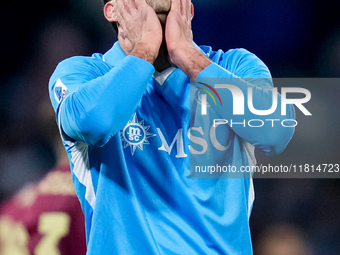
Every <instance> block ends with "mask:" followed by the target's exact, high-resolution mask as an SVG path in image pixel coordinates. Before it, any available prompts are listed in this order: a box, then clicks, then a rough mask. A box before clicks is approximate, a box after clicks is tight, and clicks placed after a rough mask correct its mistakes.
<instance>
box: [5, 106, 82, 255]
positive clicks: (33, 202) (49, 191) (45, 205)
mask: <svg viewBox="0 0 340 255" xmlns="http://www.w3.org/2000/svg"><path fill="white" fill-rule="evenodd" d="M47 103H48V104H49V102H48V101H46V100H45V101H44V102H43V103H42V104H41V105H40V107H39V108H38V111H37V114H38V115H39V116H40V119H39V120H40V121H41V123H39V124H40V125H42V127H43V128H44V129H45V133H46V135H48V138H49V139H50V141H49V142H54V144H53V149H54V152H55V156H56V158H57V162H56V166H55V167H54V168H53V169H51V170H50V171H49V172H48V173H47V174H46V175H45V176H44V178H42V179H41V180H40V181H39V182H37V183H29V184H27V185H26V186H25V187H23V188H22V189H21V190H20V191H19V192H18V193H17V194H16V195H15V196H13V197H11V198H9V199H8V200H5V201H4V203H3V204H1V206H0V255H12V254H13V255H15V254H17V255H19V254H20V255H29V254H32V255H33V254H35V255H46V254H50V255H52V254H59V255H68V254H74V255H84V254H85V253H86V239H85V224H84V215H83V214H82V210H81V206H80V204H79V200H78V198H77V195H76V192H75V190H74V187H73V183H72V178H71V174H70V167H69V165H68V158H67V155H66V153H65V150H64V148H63V145H62V143H61V142H60V135H59V132H58V130H57V128H56V127H55V118H54V113H53V110H52V109H51V106H50V105H46V104H47ZM57 139H58V140H57Z"/></svg>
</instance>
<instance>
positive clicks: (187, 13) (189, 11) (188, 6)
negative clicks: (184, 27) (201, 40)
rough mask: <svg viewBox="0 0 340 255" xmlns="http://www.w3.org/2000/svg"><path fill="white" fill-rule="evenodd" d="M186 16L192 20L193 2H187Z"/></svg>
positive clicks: (189, 0)
mask: <svg viewBox="0 0 340 255" xmlns="http://www.w3.org/2000/svg"><path fill="white" fill-rule="evenodd" d="M185 15H186V17H187V18H188V19H189V20H190V19H191V0H185Z"/></svg>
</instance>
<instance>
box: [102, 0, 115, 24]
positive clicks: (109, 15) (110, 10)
mask: <svg viewBox="0 0 340 255" xmlns="http://www.w3.org/2000/svg"><path fill="white" fill-rule="evenodd" d="M115 4H116V1H110V2H107V3H106V4H105V6H104V16H105V18H106V19H107V20H108V21H110V22H117V15H116V12H115Z"/></svg>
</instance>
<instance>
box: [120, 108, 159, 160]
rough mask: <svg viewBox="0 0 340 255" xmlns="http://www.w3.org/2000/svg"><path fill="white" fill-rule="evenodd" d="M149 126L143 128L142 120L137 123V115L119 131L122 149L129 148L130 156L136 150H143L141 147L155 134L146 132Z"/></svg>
mask: <svg viewBox="0 0 340 255" xmlns="http://www.w3.org/2000/svg"><path fill="white" fill-rule="evenodd" d="M149 129H150V126H145V123H144V120H141V121H139V120H138V119H137V115H136V114H135V115H134V116H133V119H132V121H131V120H130V121H129V122H128V123H127V124H126V126H125V127H124V129H123V130H122V131H121V139H122V141H123V145H124V149H125V148H127V147H130V149H131V154H132V155H134V153H135V151H136V149H137V148H139V149H140V150H143V146H144V145H146V144H150V143H149V140H148V139H149V138H150V137H154V136H156V134H153V133H150V132H148V130H149Z"/></svg>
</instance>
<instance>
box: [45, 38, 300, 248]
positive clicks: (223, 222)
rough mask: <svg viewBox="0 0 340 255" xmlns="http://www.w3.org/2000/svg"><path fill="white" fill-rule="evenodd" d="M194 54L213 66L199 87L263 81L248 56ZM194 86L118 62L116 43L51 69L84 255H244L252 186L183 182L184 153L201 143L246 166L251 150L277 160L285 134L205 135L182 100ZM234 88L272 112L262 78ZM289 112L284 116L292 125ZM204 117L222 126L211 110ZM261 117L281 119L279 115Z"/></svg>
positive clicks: (135, 62) (170, 73) (234, 181)
mask: <svg viewBox="0 0 340 255" xmlns="http://www.w3.org/2000/svg"><path fill="white" fill-rule="evenodd" d="M201 50H202V51H203V52H204V54H206V56H207V57H209V58H210V59H211V60H212V61H213V62H214V63H212V64H210V65H209V66H208V67H207V68H205V69H204V70H203V71H202V72H201V73H200V74H199V76H198V79H200V78H235V77H243V78H247V77H250V78H257V77H261V78H266V77H267V78H270V73H269V71H268V69H267V67H266V66H265V65H264V64H263V63H262V62H261V61H260V60H259V59H258V58H257V57H256V56H255V55H253V54H251V53H249V52H248V51H246V50H243V49H236V50H230V51H228V52H226V53H224V52H222V51H217V52H214V51H212V50H211V48H210V47H201ZM193 86H195V85H193V84H190V80H189V78H188V77H187V76H186V75H185V74H184V73H183V72H182V71H181V70H180V69H175V68H170V69H168V70H165V71H164V72H162V73H157V72H155V69H154V67H153V66H152V65H151V64H150V63H148V62H147V61H145V60H143V59H140V58H137V57H135V56H126V55H125V53H124V52H123V50H122V49H121V47H120V46H119V43H118V42H117V43H115V44H114V46H113V47H112V48H111V49H110V50H109V51H108V52H106V53H105V54H104V55H101V54H94V55H93V56H91V57H73V58H69V59H67V60H64V61H63V62H61V63H60V64H59V65H58V67H57V68H56V70H55V72H54V74H53V75H52V77H51V79H50V85H49V92H50V98H51V101H52V104H53V107H54V109H55V111H56V114H57V122H58V125H59V128H60V130H61V134H62V138H63V142H64V145H65V148H66V151H67V153H68V155H69V159H70V164H71V169H72V176H73V182H74V186H75V190H76V192H77V195H78V197H79V200H80V202H81V205H82V209H83V211H84V214H85V219H86V234H87V249H88V252H87V254H91V255H92V254H98V255H103V254H122V255H134V254H138V255H143V254H145V255H152V254H166V255H170V254H183V255H184V254H185V255H187V254H202V255H203V254H204V255H206V254H209V255H213V254H252V245H251V236H250V229H249V217H250V212H251V208H252V204H253V200H254V190H253V184H252V179H251V178H213V179H201V178H190V169H189V168H190V153H194V154H195V153H196V154H199V153H201V152H202V148H201V147H200V146H196V147H195V146H194V144H196V145H197V144H199V141H200V140H197V139H198V136H199V135H201V136H202V137H201V139H205V138H207V139H206V140H207V141H208V142H207V146H212V145H213V143H214V141H215V142H216V141H219V143H218V144H219V145H221V146H222V148H219V147H218V146H217V151H218V153H216V158H218V159H217V160H220V159H221V158H223V160H224V161H225V162H228V163H230V164H234V165H245V166H248V165H253V164H255V159H254V147H256V148H258V149H260V150H262V151H263V152H265V153H266V154H268V155H271V154H276V153H279V152H281V151H282V150H283V149H284V148H285V146H286V145H287V143H288V142H289V140H290V138H291V136H292V134H293V128H286V127H285V128H283V127H278V128H266V127H264V128H259V129H256V130H254V129H251V128H248V127H241V125H238V126H237V127H235V128H232V127H230V126H228V125H224V127H223V130H224V131H221V132H219V135H218V136H216V132H215V135H211V131H210V132H209V129H211V127H210V126H209V127H205V126H204V125H205V124H204V123H200V121H199V118H196V119H195V114H196V113H195V111H193V110H191V111H190V106H191V107H193V106H194V107H198V108H199V107H200V106H199V105H198V104H197V105H196V106H195V99H194V98H195V97H192V100H190V88H191V91H192V88H193ZM238 86H239V87H240V88H241V90H242V91H247V87H249V86H252V87H253V88H254V90H253V91H254V92H253V94H254V95H253V98H254V104H256V105H257V106H258V105H259V104H260V105H261V104H262V105H263V104H265V106H263V107H264V109H266V107H267V105H266V104H270V98H271V93H270V92H268V91H267V89H268V88H270V87H271V86H272V84H271V82H270V79H269V80H268V83H264V84H263V83H261V84H256V83H255V84H250V83H249V82H244V83H242V84H240V85H238ZM245 93H246V92H245ZM228 97H230V95H228V94H226V95H223V94H222V95H221V98H222V100H223V103H224V104H223V107H226V108H228V107H232V100H229V99H230V98H228ZM210 104H211V105H212V103H210ZM288 108H289V109H288V114H287V115H288V116H285V118H290V119H293V118H294V109H293V107H288ZM209 112H214V113H215V115H216V116H219V118H230V116H228V114H229V113H228V111H226V112H225V113H224V112H220V110H219V109H217V108H216V109H215V108H214V106H213V105H212V106H211V107H209ZM245 114H246V115H245V116H244V117H245V118H246V117H249V116H247V115H249V114H251V113H249V112H246V113H245ZM213 117H214V115H213V114H211V118H213ZM250 117H251V116H250ZM269 117H270V118H273V119H274V118H275V119H281V118H282V116H281V115H280V114H279V113H278V112H277V111H275V112H274V113H273V114H272V115H271V116H269ZM256 118H257V119H259V118H260V119H261V118H268V116H257V117H256ZM190 123H191V124H190ZM190 125H194V126H190ZM206 128H209V129H208V130H206ZM221 130H222V129H221ZM212 138H213V139H212ZM195 139H196V140H195ZM190 143H191V145H192V146H189V145H190ZM226 145H228V148H227V149H226V147H223V146H226ZM215 147H216V146H215ZM209 148H210V147H209ZM211 148H213V147H211ZM223 148H224V149H223ZM214 149H215V150H216V148H214ZM208 151H209V152H210V153H213V150H212V149H211V150H210V149H209V150H208ZM212 157H213V156H212ZM248 177H249V176H248Z"/></svg>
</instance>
